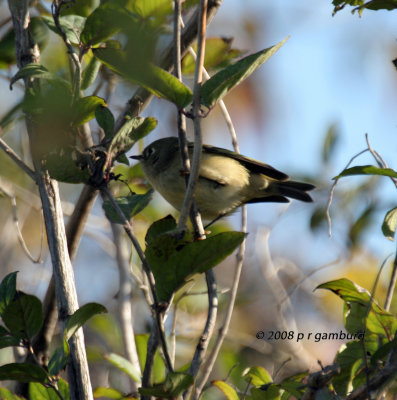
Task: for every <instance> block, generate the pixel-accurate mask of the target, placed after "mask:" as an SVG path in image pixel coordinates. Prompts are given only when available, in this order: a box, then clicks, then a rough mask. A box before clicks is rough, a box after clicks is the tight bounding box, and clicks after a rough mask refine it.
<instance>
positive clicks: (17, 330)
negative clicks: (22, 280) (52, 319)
mask: <svg viewBox="0 0 397 400" xmlns="http://www.w3.org/2000/svg"><path fill="white" fill-rule="evenodd" d="M2 318H3V322H4V324H5V325H6V327H7V328H8V329H9V330H10V332H11V333H12V335H13V336H15V337H16V338H19V339H24V338H26V339H30V338H32V337H33V336H34V335H35V334H36V333H37V332H38V331H39V329H40V328H41V325H42V323H43V312H42V307H41V301H40V300H39V299H38V298H37V297H36V296H32V295H29V294H25V293H22V294H20V295H17V296H16V298H15V299H14V301H13V302H12V303H10V304H9V305H8V306H7V307H6V309H5V310H4V312H3V315H2Z"/></svg>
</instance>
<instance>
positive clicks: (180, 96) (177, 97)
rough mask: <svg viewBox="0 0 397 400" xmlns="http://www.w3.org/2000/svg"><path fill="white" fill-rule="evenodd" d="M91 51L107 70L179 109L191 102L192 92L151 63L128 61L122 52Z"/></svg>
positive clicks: (103, 49)
mask: <svg viewBox="0 0 397 400" xmlns="http://www.w3.org/2000/svg"><path fill="white" fill-rule="evenodd" d="M92 51H93V53H94V55H95V57H98V59H99V60H101V61H102V62H103V63H104V64H105V65H106V66H107V67H108V68H110V69H111V70H113V71H115V72H116V73H118V74H120V75H121V76H123V77H124V78H126V79H128V80H130V81H131V82H133V83H136V84H138V85H141V86H142V87H144V88H145V89H147V90H148V91H149V92H151V93H153V94H154V95H156V96H158V97H161V98H164V99H166V100H169V101H171V102H173V103H175V104H176V105H177V106H178V107H180V108H183V107H185V106H187V105H188V104H189V103H190V102H191V101H192V98H193V94H192V91H191V90H190V89H189V88H188V87H187V86H185V85H184V84H183V83H182V82H180V81H179V80H178V79H177V78H176V77H175V76H173V75H171V74H170V73H169V72H167V71H165V70H163V69H161V68H159V67H157V66H155V65H153V64H151V63H146V62H144V61H142V62H139V60H133V59H130V57H129V56H128V55H127V53H126V52H124V51H122V50H118V49H114V48H97V49H93V50H92Z"/></svg>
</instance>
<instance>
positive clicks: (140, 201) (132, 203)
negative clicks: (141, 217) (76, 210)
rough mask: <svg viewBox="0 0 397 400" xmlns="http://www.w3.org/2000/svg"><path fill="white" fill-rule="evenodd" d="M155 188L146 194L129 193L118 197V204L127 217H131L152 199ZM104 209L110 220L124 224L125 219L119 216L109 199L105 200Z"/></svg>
mask: <svg viewBox="0 0 397 400" xmlns="http://www.w3.org/2000/svg"><path fill="white" fill-rule="evenodd" d="M152 197H153V190H152V189H151V190H149V191H147V192H146V193H145V194H129V195H128V196H125V197H118V198H117V199H116V201H117V204H118V205H119V207H120V208H121V210H122V211H123V213H124V215H125V217H126V219H128V220H129V219H131V218H132V217H133V216H134V215H136V214H138V213H140V212H141V211H142V210H143V209H144V208H145V207H146V206H147V205H148V204H149V202H150V201H151V200H152ZM103 209H104V210H105V214H106V216H107V218H109V220H110V221H111V222H113V223H115V224H123V223H124V221H123V220H122V219H121V218H120V217H119V215H118V214H117V212H116V210H115V209H114V208H113V206H112V204H111V203H110V201H109V200H106V201H104V202H103Z"/></svg>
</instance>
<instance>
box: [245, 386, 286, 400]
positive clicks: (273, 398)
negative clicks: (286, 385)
mask: <svg viewBox="0 0 397 400" xmlns="http://www.w3.org/2000/svg"><path fill="white" fill-rule="evenodd" d="M279 399H280V388H279V387H278V385H275V384H271V385H268V386H266V388H263V389H259V388H252V389H251V397H250V400H279Z"/></svg>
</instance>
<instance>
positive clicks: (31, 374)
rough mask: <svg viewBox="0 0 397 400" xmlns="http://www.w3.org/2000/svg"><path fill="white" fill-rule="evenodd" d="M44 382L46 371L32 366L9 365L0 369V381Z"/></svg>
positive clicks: (23, 364) (25, 364)
mask: <svg viewBox="0 0 397 400" xmlns="http://www.w3.org/2000/svg"><path fill="white" fill-rule="evenodd" d="M5 380H11V381H17V382H46V381H47V373H46V371H45V370H44V369H43V368H42V367H40V366H38V365H34V364H28V363H11V364H6V365H3V366H1V367H0V381H5Z"/></svg>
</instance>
